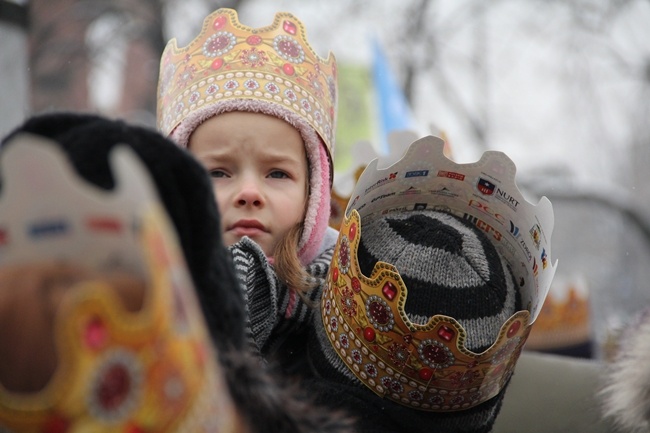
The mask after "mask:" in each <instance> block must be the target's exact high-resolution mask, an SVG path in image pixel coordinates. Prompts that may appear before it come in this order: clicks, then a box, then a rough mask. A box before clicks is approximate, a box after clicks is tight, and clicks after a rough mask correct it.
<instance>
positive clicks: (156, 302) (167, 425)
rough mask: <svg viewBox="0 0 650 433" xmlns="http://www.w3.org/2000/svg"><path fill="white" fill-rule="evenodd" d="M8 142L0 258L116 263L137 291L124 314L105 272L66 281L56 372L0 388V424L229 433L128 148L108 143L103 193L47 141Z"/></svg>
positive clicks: (199, 331)
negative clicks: (20, 386) (140, 299)
mask: <svg viewBox="0 0 650 433" xmlns="http://www.w3.org/2000/svg"><path fill="white" fill-rule="evenodd" d="M14 140H15V141H16V142H15V143H12V144H11V146H10V147H9V148H8V149H7V150H6V151H4V153H3V155H2V159H1V161H0V164H1V169H2V181H3V191H2V197H1V198H0V232H1V234H2V236H1V237H0V239H1V243H0V266H2V267H10V266H12V265H16V264H29V263H38V262H42V261H59V262H64V263H65V262H67V263H72V264H76V265H82V266H85V267H87V268H88V269H94V270H97V271H109V270H113V269H122V270H127V271H129V272H132V273H133V275H135V276H138V277H141V278H142V279H143V281H146V282H147V291H146V295H145V300H144V305H143V307H142V309H141V310H140V311H138V312H129V311H126V310H125V308H124V307H123V304H122V303H121V302H120V301H119V300H118V299H117V298H116V295H115V291H114V290H112V289H111V288H110V286H108V285H107V283H106V282H105V281H101V280H91V281H86V282H83V283H79V284H78V285H76V286H74V287H71V288H70V289H69V290H68V292H67V293H66V294H65V297H64V300H63V302H62V304H61V306H60V307H59V309H58V312H57V316H56V319H55V325H54V338H55V341H56V347H57V352H58V365H57V370H56V372H55V373H54V376H53V377H52V378H51V380H50V381H49V383H48V384H47V386H46V387H45V388H44V389H43V390H42V391H39V392H37V393H33V394H24V393H20V394H19V393H13V392H10V391H8V390H6V389H4V388H3V387H2V386H1V385H0V430H1V431H7V430H8V431H15V432H48V431H57V432H59V431H61V432H63V431H93V432H109V431H110V432H114V431H156V432H175V431H203V429H204V428H205V429H206V430H218V431H222V430H223V431H227V432H230V431H236V430H235V427H234V426H235V423H234V421H233V420H234V417H233V415H234V414H235V410H234V406H233V405H232V403H231V402H230V400H229V394H228V390H227V388H226V384H225V382H224V380H223V378H222V377H221V376H220V374H218V373H220V371H219V370H218V366H217V364H216V361H215V355H214V353H213V348H212V346H211V344H210V339H209V336H208V333H207V331H206V328H205V325H204V323H203V320H202V317H203V316H202V315H201V312H200V309H199V306H198V303H197V301H196V299H195V297H194V289H193V286H192V281H191V278H190V276H189V274H188V271H187V269H186V266H185V262H184V259H183V257H182V255H181V254H182V253H181V251H180V249H179V247H178V245H177V239H176V238H175V236H174V234H173V232H172V230H171V228H170V227H171V225H170V222H169V220H168V219H167V215H166V214H165V213H164V211H163V208H162V207H161V205H160V204H159V203H158V201H157V199H156V195H155V192H154V189H153V186H152V183H151V180H150V179H149V178H148V176H147V175H146V172H145V171H144V168H143V166H142V165H141V163H140V162H139V161H138V160H137V157H136V156H135V154H134V153H133V152H132V151H131V150H130V149H127V148H119V147H118V148H117V149H116V150H115V151H114V152H113V154H112V155H111V166H112V168H113V173H114V174H115V178H116V179H117V186H116V189H115V190H114V191H104V190H100V189H98V188H96V187H94V186H91V185H89V184H87V183H85V182H83V181H82V180H80V179H79V178H78V177H76V175H74V174H73V173H74V170H73V169H72V167H71V166H70V165H69V164H68V162H67V161H66V160H65V157H64V156H63V155H62V153H61V150H60V149H59V148H58V147H56V146H55V145H53V144H52V143H50V142H49V141H47V140H45V139H42V138H37V137H35V136H29V135H21V136H17V137H16V138H15V139H14ZM26 197H27V198H28V199H27V200H26V199H25V198H26Z"/></svg>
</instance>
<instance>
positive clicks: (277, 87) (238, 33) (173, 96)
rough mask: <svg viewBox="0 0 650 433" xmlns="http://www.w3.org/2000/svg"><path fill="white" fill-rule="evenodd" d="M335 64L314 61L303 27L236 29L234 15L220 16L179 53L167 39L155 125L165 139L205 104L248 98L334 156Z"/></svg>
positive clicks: (279, 21)
mask: <svg viewBox="0 0 650 433" xmlns="http://www.w3.org/2000/svg"><path fill="white" fill-rule="evenodd" d="M336 74H337V70H336V61H335V59H334V56H333V55H332V54H331V53H330V54H329V57H328V58H327V59H323V58H321V57H319V56H318V55H317V54H316V53H315V52H314V50H313V49H312V48H311V46H310V45H309V43H308V42H307V37H306V32H305V28H304V26H303V24H302V23H301V22H300V21H299V20H298V19H297V18H296V17H295V16H293V15H292V14H290V13H286V12H282V13H277V14H276V15H275V19H274V21H273V23H272V24H271V25H270V26H268V27H262V28H257V29H256V28H251V27H247V26H244V25H242V24H240V23H239V20H238V17H237V12H236V11H234V10H232V9H218V10H217V11H215V12H213V13H212V14H210V15H208V16H207V17H206V18H205V20H204V22H203V28H202V30H201V33H200V34H199V35H198V36H197V37H196V38H195V39H194V40H193V41H192V42H190V43H189V45H187V46H186V47H184V48H178V47H177V46H176V40H175V39H172V40H171V41H170V42H169V43H168V44H167V47H166V48H165V50H164V52H163V55H162V58H161V64H160V81H159V84H158V126H159V128H160V130H161V131H162V132H163V133H164V134H166V135H168V134H170V133H171V132H172V131H173V130H174V128H176V127H177V126H178V125H179V124H180V123H181V122H182V121H183V120H184V119H185V118H187V117H188V116H190V115H191V114H192V113H195V112H197V111H198V110H201V109H202V108H203V107H206V106H209V105H211V104H217V103H220V102H223V101H228V100H233V99H252V100H258V101H262V102H266V103H270V104H275V105H277V106H279V107H282V108H284V109H287V110H290V111H291V112H293V113H295V114H296V115H298V116H300V117H301V118H303V119H305V120H306V121H307V122H308V123H309V124H310V125H311V126H312V127H313V128H314V129H315V130H316V131H317V132H318V134H319V135H320V137H321V138H322V139H323V141H324V143H325V145H326V147H327V149H328V151H329V152H330V154H331V153H332V150H333V146H334V131H335V121H336V106H337V99H338V95H337V87H336Z"/></svg>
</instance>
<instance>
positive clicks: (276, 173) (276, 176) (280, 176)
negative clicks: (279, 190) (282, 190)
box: [269, 170, 289, 179]
mask: <svg viewBox="0 0 650 433" xmlns="http://www.w3.org/2000/svg"><path fill="white" fill-rule="evenodd" d="M269 177H272V178H273V179H286V178H288V177H289V175H288V174H286V173H285V172H284V171H280V170H276V171H272V172H271V174H269Z"/></svg>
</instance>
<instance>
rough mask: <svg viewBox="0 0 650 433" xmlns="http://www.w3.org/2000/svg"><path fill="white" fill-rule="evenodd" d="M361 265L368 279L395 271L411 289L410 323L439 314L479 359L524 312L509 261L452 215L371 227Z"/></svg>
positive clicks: (396, 219) (426, 214)
mask: <svg viewBox="0 0 650 433" xmlns="http://www.w3.org/2000/svg"><path fill="white" fill-rule="evenodd" d="M369 234H370V235H369ZM358 259H359V266H360V268H361V272H362V273H363V274H364V275H366V276H369V275H370V274H371V273H372V269H373V267H374V266H375V264H376V263H377V262H378V261H383V262H386V263H390V264H392V265H394V266H395V267H396V268H397V270H398V271H399V273H400V275H401V277H402V279H403V280H404V284H405V285H406V287H407V289H408V295H407V298H406V305H405V310H406V313H407V315H408V316H409V319H410V320H411V321H412V322H414V323H418V324H422V325H423V324H425V323H426V322H427V321H428V320H429V318H430V317H431V316H434V315H436V314H443V315H446V316H451V317H453V318H455V319H456V320H458V321H459V322H460V324H461V325H462V326H463V327H464V328H465V330H466V331H467V343H466V345H467V348H468V349H470V350H472V351H474V352H476V353H480V352H483V351H484V350H486V349H487V348H488V347H490V346H491V345H492V344H493V343H494V342H495V340H496V338H497V336H498V334H499V330H500V328H501V325H503V323H504V322H505V321H506V320H507V319H508V318H509V317H510V316H512V315H513V314H514V313H515V312H516V311H518V310H520V309H521V299H520V296H519V292H518V291H517V289H516V283H515V280H514V277H513V276H512V273H511V272H510V270H509V268H508V265H507V264H506V262H505V260H504V259H503V258H502V257H501V256H500V255H499V254H498V252H497V251H496V249H495V248H494V246H493V245H492V243H491V242H490V241H489V240H488V239H487V237H486V235H485V233H484V232H482V231H480V230H479V229H478V228H476V227H475V226H474V225H472V224H471V223H469V222H466V221H464V220H462V219H460V218H457V217H455V216H453V215H451V214H447V213H443V212H436V211H414V212H409V213H398V214H390V216H386V217H382V218H377V219H374V220H371V221H368V222H366V224H362V236H361V241H360V244H359V251H358Z"/></svg>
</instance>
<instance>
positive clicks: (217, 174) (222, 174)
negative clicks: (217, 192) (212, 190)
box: [210, 170, 228, 178]
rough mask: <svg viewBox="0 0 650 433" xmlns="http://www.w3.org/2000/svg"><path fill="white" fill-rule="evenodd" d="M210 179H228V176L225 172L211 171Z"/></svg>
mask: <svg viewBox="0 0 650 433" xmlns="http://www.w3.org/2000/svg"><path fill="white" fill-rule="evenodd" d="M210 177H215V178H222V177H228V175H227V174H226V173H225V172H224V171H223V170H210Z"/></svg>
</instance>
